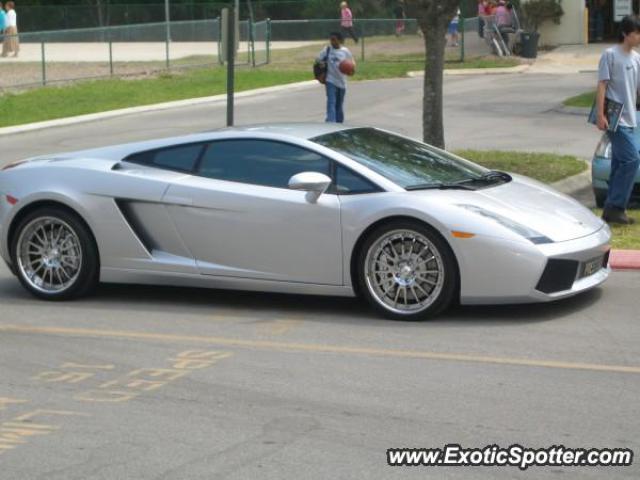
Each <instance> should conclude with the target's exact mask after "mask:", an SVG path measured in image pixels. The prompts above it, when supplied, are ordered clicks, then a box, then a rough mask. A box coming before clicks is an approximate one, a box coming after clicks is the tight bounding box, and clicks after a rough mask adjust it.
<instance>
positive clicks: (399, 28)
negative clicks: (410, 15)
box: [393, 0, 407, 37]
mask: <svg viewBox="0 0 640 480" xmlns="http://www.w3.org/2000/svg"><path fill="white" fill-rule="evenodd" d="M393 14H394V16H395V17H396V37H399V36H401V35H402V34H403V33H404V29H405V22H406V18H407V14H406V13H405V11H404V1H403V0H398V3H397V4H396V7H395V8H394V9H393Z"/></svg>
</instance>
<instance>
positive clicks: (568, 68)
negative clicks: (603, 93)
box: [527, 43, 611, 74]
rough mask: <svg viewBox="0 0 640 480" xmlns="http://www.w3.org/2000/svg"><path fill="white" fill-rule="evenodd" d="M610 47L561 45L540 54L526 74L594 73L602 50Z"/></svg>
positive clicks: (598, 44)
mask: <svg viewBox="0 0 640 480" xmlns="http://www.w3.org/2000/svg"><path fill="white" fill-rule="evenodd" d="M610 46H611V45H610V44H606V43H593V44H589V45H563V46H561V47H557V48H555V49H553V50H551V51H548V52H540V53H539V54H538V58H537V59H536V60H535V61H534V62H533V63H532V64H531V66H530V68H529V69H528V70H527V73H551V74H568V73H585V72H594V73H595V72H597V71H598V62H599V61H600V56H601V55H602V52H603V50H605V49H606V48H609V47H610Z"/></svg>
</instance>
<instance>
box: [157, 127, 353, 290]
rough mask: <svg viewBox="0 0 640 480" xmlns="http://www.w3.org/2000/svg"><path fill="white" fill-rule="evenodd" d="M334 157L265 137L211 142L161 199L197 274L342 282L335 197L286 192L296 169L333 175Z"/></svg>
mask: <svg viewBox="0 0 640 480" xmlns="http://www.w3.org/2000/svg"><path fill="white" fill-rule="evenodd" d="M330 166H331V161H330V160H329V159H327V158H326V157H323V156H321V155H319V154H317V153H315V152H312V151H310V150H307V149H304V148H302V147H299V146H296V145H293V144H289V143H283V142H276V141H270V140H256V139H233V140H220V141H216V142H212V143H210V144H209V145H208V146H207V148H206V150H205V152H204V153H203V155H202V157H201V159H200V162H199V166H198V167H197V171H196V174H195V175H193V176H189V177H184V178H182V179H180V180H179V181H176V182H174V183H172V184H171V185H170V187H169V188H168V190H167V192H166V194H165V196H164V198H163V203H165V205H167V208H168V209H169V212H170V215H171V217H172V218H173V221H174V222H175V224H176V226H177V230H178V232H180V235H181V236H182V238H183V241H184V243H185V245H187V248H189V250H190V251H191V253H192V255H193V256H194V258H195V259H196V263H197V266H198V269H199V271H200V273H202V274H204V275H222V276H233V277H243V278H252V279H263V280H275V281H288V282H304V283H313V284H323V285H341V284H342V283H343V280H342V268H343V267H342V241H341V227H340V201H339V198H338V196H337V195H334V194H329V193H325V194H323V195H321V196H320V197H319V199H318V200H317V201H316V202H315V203H310V201H308V196H307V193H306V192H302V191H295V190H290V189H289V188H288V181H289V179H290V178H291V177H292V176H293V175H295V174H297V173H301V172H307V171H315V172H320V173H325V174H327V175H329V173H330Z"/></svg>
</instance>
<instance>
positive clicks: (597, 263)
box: [582, 257, 604, 277]
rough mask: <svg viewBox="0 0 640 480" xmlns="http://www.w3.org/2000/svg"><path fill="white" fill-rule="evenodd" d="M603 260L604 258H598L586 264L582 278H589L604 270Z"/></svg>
mask: <svg viewBox="0 0 640 480" xmlns="http://www.w3.org/2000/svg"><path fill="white" fill-rule="evenodd" d="M603 258H604V257H598V258H594V259H593V260H589V261H588V262H585V264H584V267H582V276H583V277H588V276H590V275H593V274H594V273H596V272H597V271H599V270H600V269H601V268H602V260H603Z"/></svg>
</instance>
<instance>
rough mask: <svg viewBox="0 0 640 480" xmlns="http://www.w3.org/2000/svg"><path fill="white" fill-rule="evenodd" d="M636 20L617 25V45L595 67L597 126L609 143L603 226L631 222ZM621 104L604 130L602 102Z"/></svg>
mask: <svg viewBox="0 0 640 480" xmlns="http://www.w3.org/2000/svg"><path fill="white" fill-rule="evenodd" d="M638 46H640V17H638V16H636V15H629V16H626V17H624V18H623V19H622V22H621V23H620V34H619V37H618V44H617V45H614V46H613V47H611V48H608V49H607V50H605V51H604V52H603V54H602V56H601V58H600V64H599V66H598V90H597V95H596V107H597V125H598V128H599V129H600V130H603V131H607V134H608V135H609V139H610V140H611V173H610V175H609V191H608V194H607V200H606V201H605V206H604V211H603V213H602V219H603V220H605V221H606V222H607V223H619V224H624V225H628V224H631V223H634V220H633V218H630V217H628V216H627V214H626V209H627V206H628V204H629V200H630V198H631V193H632V190H633V184H634V179H635V176H636V172H637V171H638V165H640V154H639V153H638V149H639V147H640V146H639V145H638V143H637V141H636V138H635V129H636V127H637V118H636V100H637V97H638V88H640V54H638V53H637V52H635V51H634V48H635V47H638ZM607 100H612V101H614V102H618V103H621V104H622V105H623V109H622V114H621V116H620V121H619V124H618V128H617V129H616V130H615V131H611V130H608V128H609V119H608V117H607V114H606V102H607Z"/></svg>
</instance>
